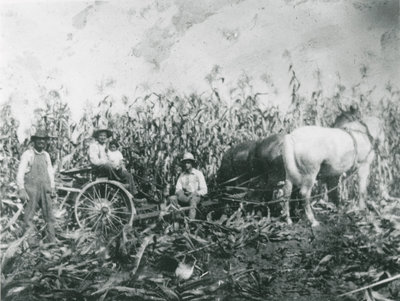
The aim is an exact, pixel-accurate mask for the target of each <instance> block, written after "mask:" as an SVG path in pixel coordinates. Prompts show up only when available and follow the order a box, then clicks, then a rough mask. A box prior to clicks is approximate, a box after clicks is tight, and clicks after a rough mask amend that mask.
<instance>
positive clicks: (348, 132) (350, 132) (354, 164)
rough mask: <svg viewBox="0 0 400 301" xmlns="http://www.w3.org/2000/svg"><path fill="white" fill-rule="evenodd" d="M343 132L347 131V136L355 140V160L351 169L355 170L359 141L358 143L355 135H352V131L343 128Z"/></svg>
mask: <svg viewBox="0 0 400 301" xmlns="http://www.w3.org/2000/svg"><path fill="white" fill-rule="evenodd" d="M341 129H342V130H343V131H345V132H346V133H347V134H349V135H350V137H351V139H352V140H353V145H354V158H353V165H352V167H351V169H353V168H357V165H358V164H357V158H358V146H357V141H356V137H354V134H353V133H352V131H351V130H350V129H349V128H347V127H342V128H341Z"/></svg>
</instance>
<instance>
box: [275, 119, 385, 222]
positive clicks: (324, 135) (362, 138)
mask: <svg viewBox="0 0 400 301" xmlns="http://www.w3.org/2000/svg"><path fill="white" fill-rule="evenodd" d="M349 116H351V114H349V113H346V114H343V115H341V116H339V117H338V118H337V119H336V121H335V124H334V127H335V128H324V127H319V126H304V127H300V128H298V129H296V130H294V131H293V132H291V133H290V134H287V135H285V137H284V142H283V147H282V156H283V161H284V166H285V172H286V180H285V189H284V190H285V199H286V200H288V199H289V197H290V193H291V191H292V188H293V186H297V187H298V188H299V189H300V194H301V196H302V197H303V198H304V199H305V212H306V215H307V218H308V219H309V221H310V222H311V224H312V226H318V225H319V223H318V221H317V220H316V219H315V217H314V214H313V212H312V209H311V205H310V198H311V189H312V187H313V186H314V184H315V182H316V178H317V175H319V176H320V177H321V178H322V179H323V180H325V181H326V183H327V184H328V191H329V190H332V189H333V190H335V189H334V188H335V187H336V186H337V185H338V181H339V177H340V176H341V175H342V174H343V173H345V172H348V171H349V170H356V172H357V174H358V187H359V207H360V209H364V208H365V198H366V192H367V184H368V176H369V173H370V165H371V163H372V162H373V160H374V158H375V147H376V146H377V145H379V143H383V142H384V132H383V126H382V123H381V121H380V120H379V119H378V118H376V117H366V118H363V119H362V120H356V119H354V118H350V117H349ZM331 192H333V191H331ZM331 195H332V194H331ZM331 195H330V196H331ZM285 213H286V218H287V222H288V223H289V224H291V223H292V221H291V218H290V214H289V202H288V201H286V205H285Z"/></svg>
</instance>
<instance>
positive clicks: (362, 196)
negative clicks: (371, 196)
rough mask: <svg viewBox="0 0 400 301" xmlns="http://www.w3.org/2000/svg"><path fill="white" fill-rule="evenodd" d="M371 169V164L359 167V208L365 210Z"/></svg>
mask: <svg viewBox="0 0 400 301" xmlns="http://www.w3.org/2000/svg"><path fill="white" fill-rule="evenodd" d="M366 163H367V162H366ZM369 171H370V165H369V164H363V165H361V166H360V167H359V168H358V188H359V201H358V206H359V207H360V208H359V209H361V210H364V209H365V208H366V205H365V200H366V198H367V185H368V176H369Z"/></svg>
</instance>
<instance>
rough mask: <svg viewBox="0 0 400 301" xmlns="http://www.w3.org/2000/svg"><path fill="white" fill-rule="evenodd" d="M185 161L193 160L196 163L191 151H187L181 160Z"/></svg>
mask: <svg viewBox="0 0 400 301" xmlns="http://www.w3.org/2000/svg"><path fill="white" fill-rule="evenodd" d="M185 161H192V162H193V163H196V160H195V159H194V156H193V155H192V154H191V153H189V152H186V153H185V154H184V155H183V158H182V160H181V162H182V163H184V162H185Z"/></svg>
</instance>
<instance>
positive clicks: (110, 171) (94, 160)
mask: <svg viewBox="0 0 400 301" xmlns="http://www.w3.org/2000/svg"><path fill="white" fill-rule="evenodd" d="M111 135H112V132H111V131H110V130H108V129H99V130H96V131H94V133H93V137H94V138H95V139H96V141H95V142H94V143H92V144H90V146H89V161H90V163H91V164H92V166H93V171H94V173H95V174H96V175H97V176H98V177H107V178H109V179H110V180H116V181H120V182H122V183H126V184H128V186H129V187H128V190H129V192H130V193H131V194H132V195H136V194H137V189H136V185H135V182H134V180H133V176H132V175H131V174H130V173H129V172H128V171H127V170H126V169H123V168H114V167H113V166H112V163H111V162H110V160H109V158H108V155H107V148H106V146H107V143H106V142H107V139H108V138H109V137H111Z"/></svg>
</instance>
